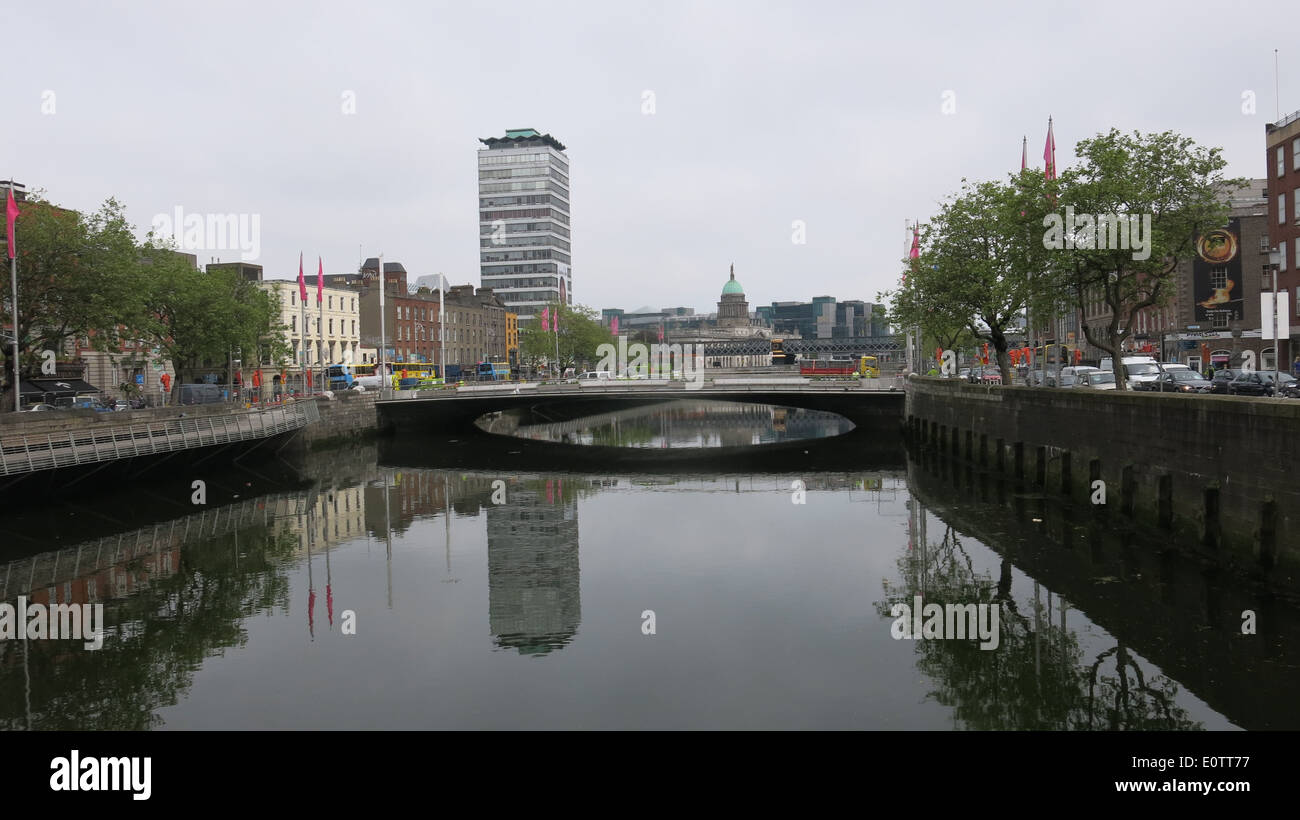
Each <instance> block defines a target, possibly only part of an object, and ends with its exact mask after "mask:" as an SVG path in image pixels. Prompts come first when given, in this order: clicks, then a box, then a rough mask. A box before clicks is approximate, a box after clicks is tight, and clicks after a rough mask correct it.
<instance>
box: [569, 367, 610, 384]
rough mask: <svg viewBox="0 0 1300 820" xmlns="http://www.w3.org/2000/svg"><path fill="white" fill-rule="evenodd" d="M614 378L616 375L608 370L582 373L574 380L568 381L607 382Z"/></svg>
mask: <svg viewBox="0 0 1300 820" xmlns="http://www.w3.org/2000/svg"><path fill="white" fill-rule="evenodd" d="M613 378H614V374H613V373H612V372H610V371H608V370H588V371H587V372H586V373H580V374H578V375H577V376H575V377H574V378H571V379H568V380H567V381H569V382H580V383H581V382H605V381H610V380H612V379H613Z"/></svg>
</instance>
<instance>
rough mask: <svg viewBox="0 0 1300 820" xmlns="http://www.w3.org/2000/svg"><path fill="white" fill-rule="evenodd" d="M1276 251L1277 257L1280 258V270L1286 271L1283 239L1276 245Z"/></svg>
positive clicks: (1284, 241)
mask: <svg viewBox="0 0 1300 820" xmlns="http://www.w3.org/2000/svg"><path fill="white" fill-rule="evenodd" d="M1277 249H1278V250H1279V251H1280V253H1279V254H1278V256H1280V257H1281V258H1282V270H1286V240H1285V239H1283V240H1282V241H1281V242H1278V243H1277ZM1269 287H1270V288H1271V287H1272V285H1270V286H1269Z"/></svg>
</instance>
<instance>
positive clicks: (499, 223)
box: [478, 219, 569, 237]
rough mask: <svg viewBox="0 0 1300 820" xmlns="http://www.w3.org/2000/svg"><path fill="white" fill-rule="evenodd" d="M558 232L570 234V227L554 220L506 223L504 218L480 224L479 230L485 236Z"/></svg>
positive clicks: (565, 235) (561, 234) (563, 234)
mask: <svg viewBox="0 0 1300 820" xmlns="http://www.w3.org/2000/svg"><path fill="white" fill-rule="evenodd" d="M546 231H549V232H551V233H558V234H559V235H560V236H564V237H567V236H568V235H569V229H568V228H561V227H560V226H559V225H556V224H554V223H552V222H511V223H509V224H507V223H506V221H505V220H504V219H494V220H492V222H491V223H490V224H487V225H480V226H479V229H478V232H479V233H480V234H482V235H483V236H491V235H492V234H498V235H499V234H500V233H502V232H504V233H538V232H546Z"/></svg>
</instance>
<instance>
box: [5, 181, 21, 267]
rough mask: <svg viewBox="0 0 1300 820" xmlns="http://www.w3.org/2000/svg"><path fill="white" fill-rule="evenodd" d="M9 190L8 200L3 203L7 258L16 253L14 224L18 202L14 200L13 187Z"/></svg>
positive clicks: (16, 220)
mask: <svg viewBox="0 0 1300 820" xmlns="http://www.w3.org/2000/svg"><path fill="white" fill-rule="evenodd" d="M8 190H9V201H8V202H6V203H5V234H6V236H7V237H8V239H9V258H10V259H13V258H14V256H15V255H17V249H18V246H17V245H15V244H14V225H15V224H16V223H17V222H18V213H19V211H18V203H17V202H14V189H13V188H10V189H8Z"/></svg>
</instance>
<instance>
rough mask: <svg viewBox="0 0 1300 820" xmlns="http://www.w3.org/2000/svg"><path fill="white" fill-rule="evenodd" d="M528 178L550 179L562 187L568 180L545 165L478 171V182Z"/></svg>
mask: <svg viewBox="0 0 1300 820" xmlns="http://www.w3.org/2000/svg"><path fill="white" fill-rule="evenodd" d="M528 177H550V178H551V179H553V180H556V181H557V182H560V183H561V184H563V185H564V186H566V187H567V186H568V184H569V178H568V176H566V175H565V174H563V173H561V172H559V171H558V170H556V169H554V168H547V167H546V166H545V165H530V166H527V167H524V168H501V169H498V170H495V171H479V172H478V179H479V182H483V181H484V180H487V179H525V178H528Z"/></svg>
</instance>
